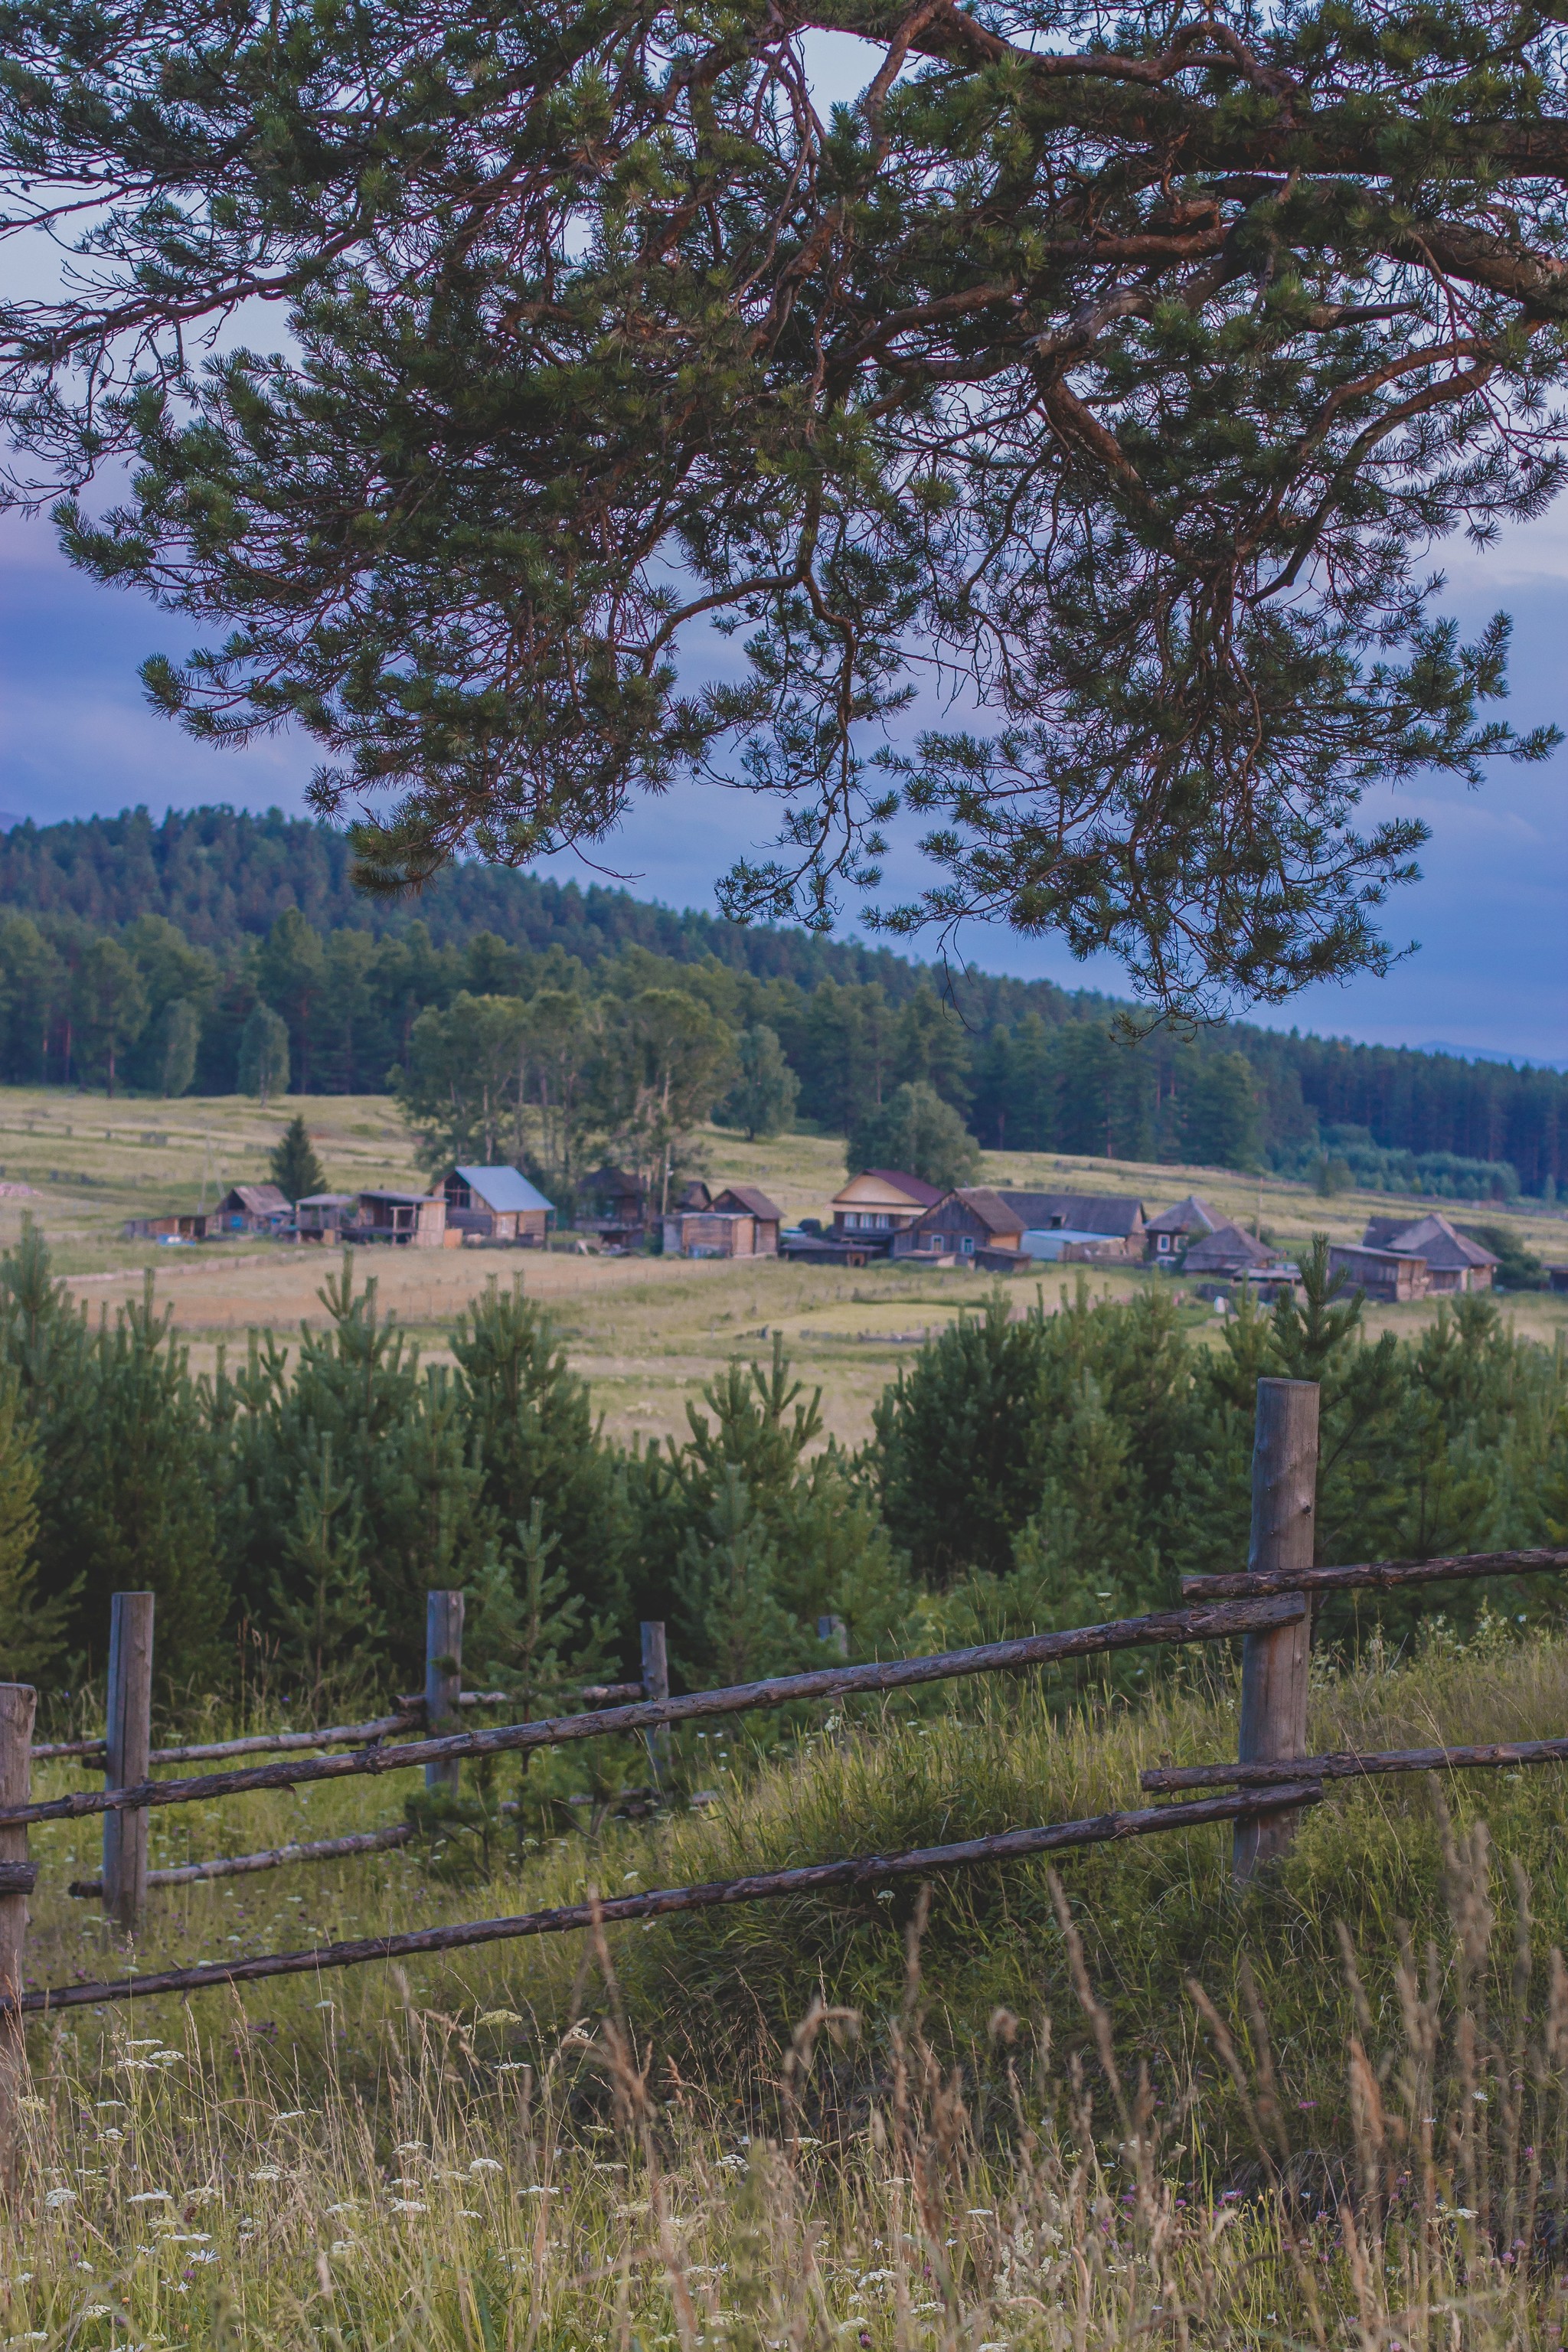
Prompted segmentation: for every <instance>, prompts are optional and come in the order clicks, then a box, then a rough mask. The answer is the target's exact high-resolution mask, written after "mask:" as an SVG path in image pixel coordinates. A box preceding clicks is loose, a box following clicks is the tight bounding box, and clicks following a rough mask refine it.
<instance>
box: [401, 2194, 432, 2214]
mask: <svg viewBox="0 0 1568 2352" xmlns="http://www.w3.org/2000/svg"><path fill="white" fill-rule="evenodd" d="M392 2210H393V2211H394V2212H395V2213H428V2211H429V2210H430V2208H429V2207H428V2205H421V2204H420V2202H419V2200H418V2199H417V2198H416V2197H395V2198H394V2199H393V2200H392Z"/></svg>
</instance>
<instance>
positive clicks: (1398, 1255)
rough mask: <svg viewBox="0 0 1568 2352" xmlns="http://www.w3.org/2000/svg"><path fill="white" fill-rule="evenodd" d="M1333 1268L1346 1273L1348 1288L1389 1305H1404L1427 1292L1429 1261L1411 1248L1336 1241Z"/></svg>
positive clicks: (1335, 1271)
mask: <svg viewBox="0 0 1568 2352" xmlns="http://www.w3.org/2000/svg"><path fill="white" fill-rule="evenodd" d="M1329 1271H1330V1273H1331V1274H1342V1275H1343V1276H1344V1277H1345V1287H1346V1288H1347V1289H1348V1290H1364V1291H1365V1293H1366V1295H1367V1297H1369V1298H1377V1299H1381V1300H1383V1301H1384V1303H1385V1304H1387V1305H1389V1306H1403V1305H1404V1304H1405V1301H1406V1300H1408V1299H1412V1298H1425V1297H1426V1290H1427V1282H1426V1259H1425V1258H1424V1257H1417V1256H1415V1255H1413V1254H1412V1253H1411V1252H1409V1251H1407V1250H1390V1249H1369V1248H1368V1247H1367V1245H1366V1244H1365V1243H1364V1242H1363V1243H1356V1242H1335V1243H1334V1244H1333V1245H1332V1246H1331V1249H1330V1251H1329Z"/></svg>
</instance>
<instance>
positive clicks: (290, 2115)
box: [272, 2107, 305, 2124]
mask: <svg viewBox="0 0 1568 2352" xmlns="http://www.w3.org/2000/svg"><path fill="white" fill-rule="evenodd" d="M272 2120H273V2122H274V2123H275V2124H298V2123H303V2121H304V2120H305V2110H304V2108H303V2107H285V2108H284V2110H283V2113H282V2114H281V2115H280V2116H273V2118H272Z"/></svg>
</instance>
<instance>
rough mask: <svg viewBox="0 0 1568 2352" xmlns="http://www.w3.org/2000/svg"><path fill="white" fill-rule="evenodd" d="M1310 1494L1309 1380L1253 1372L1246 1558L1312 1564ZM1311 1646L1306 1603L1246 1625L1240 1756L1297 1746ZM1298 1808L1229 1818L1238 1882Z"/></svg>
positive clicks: (1313, 1385)
mask: <svg viewBox="0 0 1568 2352" xmlns="http://www.w3.org/2000/svg"><path fill="white" fill-rule="evenodd" d="M1317 1502H1318V1383H1317V1381H1258V1419H1257V1423H1256V1425H1255V1431H1254V1436H1253V1442H1252V1538H1251V1542H1250V1545H1249V1547H1248V1550H1247V1568H1248V1570H1251V1571H1252V1572H1254V1573H1256V1572H1257V1571H1258V1570H1263V1569H1300V1568H1310V1567H1311V1565H1312V1552H1313V1545H1314V1541H1315V1538H1316V1532H1317V1519H1316V1514H1317ZM1311 1646H1312V1619H1311V1613H1310V1611H1309V1612H1308V1613H1307V1614H1306V1615H1305V1616H1302V1617H1300V1618H1298V1620H1297V1621H1296V1622H1295V1623H1294V1624H1290V1625H1281V1626H1279V1627H1278V1628H1277V1629H1275V1630H1274V1631H1272V1632H1269V1633H1249V1634H1248V1635H1247V1640H1246V1642H1245V1643H1244V1645H1243V1648H1242V1654H1241V1738H1240V1741H1239V1745H1238V1748H1237V1756H1238V1759H1239V1760H1240V1761H1241V1762H1242V1763H1244V1764H1253V1763H1263V1762H1265V1761H1267V1762H1269V1763H1272V1762H1274V1761H1275V1760H1276V1759H1279V1758H1281V1757H1292V1756H1305V1754H1306V1753H1307V1679H1308V1662H1309V1659H1310V1654H1311ZM1299 1819H1300V1816H1299V1815H1298V1814H1296V1813H1293V1812H1280V1813H1270V1814H1269V1815H1268V1817H1267V1818H1259V1819H1257V1820H1253V1821H1238V1822H1237V1825H1236V1829H1235V1832H1234V1835H1233V1839H1232V1844H1231V1868H1232V1871H1233V1873H1234V1874H1235V1876H1236V1879H1237V1883H1238V1884H1240V1885H1245V1884H1246V1883H1247V1880H1248V1879H1250V1878H1252V1877H1254V1876H1256V1874H1257V1873H1258V1870H1259V1869H1261V1868H1262V1866H1263V1865H1264V1864H1265V1863H1268V1862H1271V1861H1273V1860H1274V1858H1275V1857H1276V1856H1277V1855H1279V1854H1281V1853H1284V1852H1285V1850H1286V1849H1287V1847H1288V1846H1289V1843H1290V1842H1291V1840H1292V1839H1293V1838H1294V1836H1295V1834H1296V1824H1297V1822H1298V1820H1299Z"/></svg>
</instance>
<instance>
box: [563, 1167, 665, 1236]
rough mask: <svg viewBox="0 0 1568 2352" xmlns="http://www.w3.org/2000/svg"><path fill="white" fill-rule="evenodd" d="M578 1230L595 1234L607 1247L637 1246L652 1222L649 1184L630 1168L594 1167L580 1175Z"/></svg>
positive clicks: (652, 1206)
mask: <svg viewBox="0 0 1568 2352" xmlns="http://www.w3.org/2000/svg"><path fill="white" fill-rule="evenodd" d="M582 1195H583V1205H582V1207H581V1209H580V1210H579V1212H578V1214H577V1231H578V1232H579V1233H582V1234H597V1235H598V1236H599V1239H600V1240H601V1241H602V1242H603V1243H604V1244H605V1247H606V1248H608V1249H637V1248H638V1247H639V1246H640V1245H641V1244H642V1243H644V1242H645V1241H647V1236H648V1229H649V1227H650V1225H651V1224H652V1222H653V1208H654V1206H655V1205H656V1204H654V1203H651V1202H650V1201H649V1198H648V1188H647V1184H646V1182H645V1181H644V1180H643V1179H642V1177H640V1176H638V1175H637V1174H636V1173H635V1172H634V1171H632V1170H631V1169H629V1168H595V1171H594V1172H593V1174H592V1175H591V1176H585V1177H584V1179H583V1186H582Z"/></svg>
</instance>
